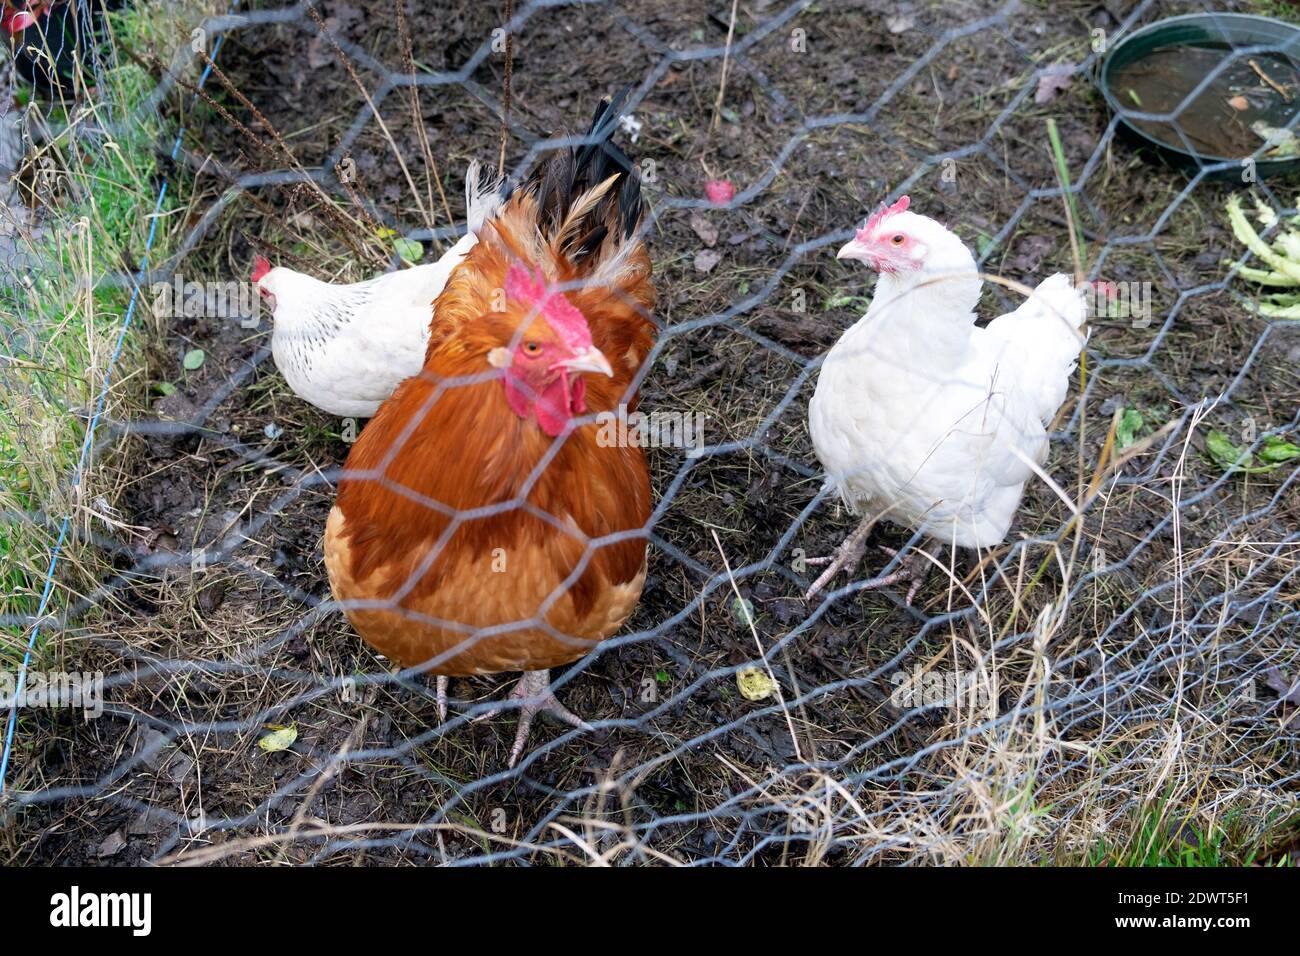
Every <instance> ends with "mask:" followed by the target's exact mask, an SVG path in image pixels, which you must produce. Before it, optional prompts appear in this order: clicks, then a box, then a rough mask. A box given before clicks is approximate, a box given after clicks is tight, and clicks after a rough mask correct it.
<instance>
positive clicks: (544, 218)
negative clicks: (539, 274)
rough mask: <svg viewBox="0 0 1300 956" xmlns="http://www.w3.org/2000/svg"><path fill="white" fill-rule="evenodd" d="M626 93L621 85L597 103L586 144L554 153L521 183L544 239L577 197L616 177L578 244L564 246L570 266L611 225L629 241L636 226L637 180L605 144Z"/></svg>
mask: <svg viewBox="0 0 1300 956" xmlns="http://www.w3.org/2000/svg"><path fill="white" fill-rule="evenodd" d="M631 91H632V87H631V86H625V87H624V88H623V89H622V90H620V91H619V92H618V93H616V94H615V95H614V96H613V97H612V98H610V99H608V100H601V101H600V103H598V104H597V106H596V110H595V112H594V113H593V114H592V118H591V126H590V127H589V128H588V130H587V134H586V136H585V137H584V140H586V142H584V143H583V144H582V145H580V146H578V147H573V146H569V147H566V148H564V149H558V150H556V151H555V152H554V153H553V154H552V155H551V157H550V158H549V159H547V161H546V162H544V163H542V164H540V165H539V166H538V168H537V169H535V170H534V171H533V173H532V175H531V176H530V177H529V179H528V181H527V183H526V184H525V188H527V189H529V190H531V191H533V193H534V194H535V195H536V197H537V202H538V206H539V212H540V218H541V224H542V233H543V235H546V234H550V233H553V232H554V231H555V230H558V229H559V228H560V226H561V224H562V223H563V222H564V221H565V219H566V218H567V217H568V214H569V210H570V209H571V208H572V205H573V201H574V200H575V199H576V198H577V197H578V196H580V195H582V194H583V193H584V192H586V191H587V190H588V189H590V188H592V187H593V186H597V185H599V184H600V183H602V182H604V181H605V180H607V179H609V178H610V177H611V176H615V175H617V176H618V177H619V178H618V179H616V180H615V182H614V183H613V185H612V188H611V189H610V190H609V193H608V194H607V195H606V197H605V198H604V199H603V200H602V201H601V202H600V203H598V204H597V205H596V207H595V208H594V209H593V210H592V211H591V212H590V213H588V214H587V215H586V216H585V217H584V223H583V228H582V229H581V230H580V231H579V235H578V238H577V240H576V241H574V242H573V243H572V244H570V245H569V248H570V254H571V255H572V257H573V259H574V261H575V263H577V262H581V261H582V260H583V259H585V258H587V257H588V256H590V255H592V254H593V253H594V252H595V251H596V250H597V249H599V248H600V245H601V243H602V242H604V240H605V238H606V236H607V235H608V234H609V229H610V228H611V226H612V227H613V228H615V229H617V230H618V232H619V233H621V234H622V237H623V238H624V239H630V238H631V237H632V236H633V235H634V234H635V233H636V229H637V226H638V225H639V224H640V222H641V216H642V211H643V203H642V199H641V177H640V176H639V174H638V173H637V170H636V168H635V167H634V166H633V165H632V160H631V159H630V158H628V156H627V154H626V153H624V152H623V150H621V149H619V148H618V147H617V146H615V145H614V144H613V143H612V142H611V141H610V138H611V137H612V136H613V134H614V131H615V130H616V129H617V128H618V120H619V117H620V116H621V115H622V112H623V109H624V108H625V105H626V103H627V99H628V96H629V95H630V94H631Z"/></svg>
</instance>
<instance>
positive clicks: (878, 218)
mask: <svg viewBox="0 0 1300 956" xmlns="http://www.w3.org/2000/svg"><path fill="white" fill-rule="evenodd" d="M910 202H911V200H910V199H908V198H907V197H906V196H900V197H898V202H896V203H894V204H893V205H892V206H886V205H885V204H884V203H881V204H880V208H879V209H877V210H876V211H875V212H873V213H872V214H871V218H870V219H868V220H867V224H866V225H865V226H863V227H862V228H861V229H859V230H858V239H860V240H863V241H865V240H866V239H867V238H868V237H869V236H870V235H871V233H872V231H873V230H874V229H875V228H876V227H877V226H878V225H880V224H881V223H882V222H884V221H885V217H886V216H892V215H893V214H894V213H896V212H907V206H908V204H909V203H910Z"/></svg>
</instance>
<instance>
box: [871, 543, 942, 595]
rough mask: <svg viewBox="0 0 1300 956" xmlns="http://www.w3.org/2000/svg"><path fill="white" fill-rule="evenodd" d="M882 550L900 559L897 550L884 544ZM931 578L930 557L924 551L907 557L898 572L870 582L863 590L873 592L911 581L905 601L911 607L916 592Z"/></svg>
mask: <svg viewBox="0 0 1300 956" xmlns="http://www.w3.org/2000/svg"><path fill="white" fill-rule="evenodd" d="M880 550H881V551H883V552H885V554H887V555H889V556H890V557H891V558H896V557H898V552H897V551H896V550H894V549H893V548H886V547H885V546H884V545H883V544H882V545H881V546H880ZM929 576H930V556H929V555H928V554H926V553H925V552H924V551H913V552H912V553H911V554H909V555H908V556H907V557H905V558H903V559H902V560H901V561H899V564H898V570H897V571H894V572H892V573H890V574H886V575H885V576H884V577H883V578H876V579H875V580H873V581H868V582H867V583H866V584H865V585H863V589H864V590H872V589H874V588H887V587H889V586H890V585H891V584H897V583H898V582H899V581H911V582H912V586H911V587H909V588H908V589H907V597H906V598H904V599H903V603H904V604H906V605H907V606H908V607H911V606H912V599H913V598H914V597H916V592H917V591H919V590H920V589H921V585H922V584H924V583H925V579H926V578H928V577H929Z"/></svg>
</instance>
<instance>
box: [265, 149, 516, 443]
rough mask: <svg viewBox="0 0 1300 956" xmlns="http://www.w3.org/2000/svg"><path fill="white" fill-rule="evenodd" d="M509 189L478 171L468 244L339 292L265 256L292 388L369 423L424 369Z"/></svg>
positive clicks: (275, 330)
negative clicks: (446, 302) (452, 294)
mask: <svg viewBox="0 0 1300 956" xmlns="http://www.w3.org/2000/svg"><path fill="white" fill-rule="evenodd" d="M501 201H502V195H501V190H500V188H499V185H498V184H497V183H496V182H495V181H492V180H490V179H489V178H488V177H485V176H484V175H483V174H482V173H481V171H480V168H479V164H478V163H471V164H470V166H469V170H468V172H467V173H466V179H465V202H466V209H467V210H468V213H467V216H466V220H467V228H466V231H465V235H464V236H462V237H461V238H460V240H459V241H457V243H456V244H455V245H454V246H452V247H451V248H450V249H449V250H447V252H446V253H445V254H444V255H443V256H442V258H441V259H439V260H438V261H437V262H431V263H428V264H426V265H421V266H415V267H413V268H410V269H399V270H398V271H396V272H389V273H386V274H384V275H381V276H377V277H375V278H373V279H367V280H366V281H364V282H353V283H351V284H348V285H336V284H332V283H329V282H322V281H321V280H320V279H316V278H313V277H312V276H309V275H304V274H303V273H301V272H295V271H294V270H292V269H286V268H284V267H283V266H278V267H276V268H274V269H272V268H271V265H270V263H269V262H267V261H266V259H264V258H262V257H260V256H259V257H258V258H257V261H256V262H255V264H254V268H253V275H252V281H253V283H254V284H255V285H256V287H257V290H258V292H259V293H260V294H261V296H262V297H263V298H264V299H266V300H267V304H268V306H269V307H270V310H271V312H272V314H273V316H274V319H273V327H272V331H271V354H272V356H273V357H274V358H275V364H276V366H277V367H278V368H279V369H280V372H281V374H282V375H284V377H285V380H286V381H287V382H288V383H289V387H290V388H292V389H293V391H294V393H295V394H296V395H297V396H298V397H299V398H301V399H303V400H304V401H307V402H310V403H311V404H312V405H315V406H316V407H317V408H319V409H321V410H322V411H325V412H327V413H329V414H331V415H338V416H340V417H343V418H369V417H371V416H372V415H374V414H375V412H376V411H378V409H379V406H380V403H382V402H383V401H384V400H385V399H386V398H388V396H389V395H391V394H392V393H393V389H395V388H396V387H397V385H398V383H399V382H401V381H402V380H403V379H405V378H409V377H410V376H412V375H418V374H419V372H420V370H421V369H422V368H423V367H424V352H425V346H426V345H427V344H428V341H429V322H430V320H431V319H432V318H433V300H434V299H436V298H437V297H438V294H439V293H440V292H442V289H443V286H445V285H446V284H447V279H448V277H449V276H450V275H451V273H452V270H454V269H455V268H456V267H457V266H458V265H460V264H461V262H463V261H464V259H465V256H466V255H467V254H468V253H469V251H470V250H471V249H472V248H474V244H475V243H476V242H477V241H478V238H477V232H478V230H479V229H480V228H481V227H482V225H483V223H484V221H485V220H486V219H488V218H490V217H491V216H492V214H493V213H495V211H496V209H497V207H498V206H499V205H500V204H501Z"/></svg>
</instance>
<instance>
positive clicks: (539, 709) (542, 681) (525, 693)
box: [478, 670, 594, 767]
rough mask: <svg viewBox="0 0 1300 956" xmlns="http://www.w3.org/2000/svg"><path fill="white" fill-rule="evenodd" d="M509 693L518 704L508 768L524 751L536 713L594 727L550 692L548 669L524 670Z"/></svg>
mask: <svg viewBox="0 0 1300 956" xmlns="http://www.w3.org/2000/svg"><path fill="white" fill-rule="evenodd" d="M510 696H511V697H512V698H514V699H516V700H519V701H521V703H520V705H519V729H518V730H517V731H516V732H515V743H514V746H513V747H511V748H510V762H509V763H508V764H507V766H509V767H514V765H515V764H516V763H518V762H519V757H520V755H521V754H522V753H523V752H524V743H525V742H526V741H527V740H528V731H529V729H530V728H531V727H532V726H533V718H534V717H536V716H537V715H538V714H550V715H551V716H552V717H554V718H555V719H556V720H559V721H561V722H563V723H566V724H568V725H569V726H571V727H577V728H578V729H579V730H593V729H594V728H593V727H592V726H591V724H589V723H587V722H586V721H585V720H583V719H582V718H581V717H579V716H578V715H577V714H575V713H573V712H572V711H571V710H569V709H568V708H567V707H565V706H564V705H563V704H561V703H560V702H559V701H558V700H556V698H555V695H554V694H553V693H551V672H550V671H548V670H547V671H524V675H523V677H521V678H519V683H518V684H516V685H515V689H514V690H512V691H511V692H510ZM502 709H503V708H502V707H500V706H497V707H493V708H492V709H491V710H489V711H488V712H487V713H485V714H484V715H483V716H482V717H479V718H478V719H479V720H487V719H489V718H491V717H495V716H497V715H498V714H499V713H501V711H502Z"/></svg>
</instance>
